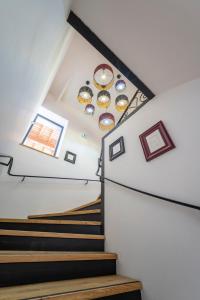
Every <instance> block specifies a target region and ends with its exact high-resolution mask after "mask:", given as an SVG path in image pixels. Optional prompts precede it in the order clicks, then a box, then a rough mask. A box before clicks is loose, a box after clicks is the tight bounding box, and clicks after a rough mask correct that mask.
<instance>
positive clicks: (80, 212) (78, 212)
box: [28, 209, 101, 219]
mask: <svg viewBox="0 0 200 300" xmlns="http://www.w3.org/2000/svg"><path fill="white" fill-rule="evenodd" d="M100 213H101V210H100V209H90V210H76V211H69V212H61V213H53V214H51V213H50V214H41V215H30V216H28V219H34V218H48V217H58V216H75V215H89V214H100Z"/></svg>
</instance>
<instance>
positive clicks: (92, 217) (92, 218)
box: [37, 214, 101, 221]
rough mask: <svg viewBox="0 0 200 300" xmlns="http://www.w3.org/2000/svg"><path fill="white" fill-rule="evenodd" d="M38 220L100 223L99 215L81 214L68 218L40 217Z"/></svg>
mask: <svg viewBox="0 0 200 300" xmlns="http://www.w3.org/2000/svg"><path fill="white" fill-rule="evenodd" d="M37 219H38V218H37ZM40 219H43V220H44V219H45V220H78V221H101V214H83V215H68V216H52V217H42V218H40Z"/></svg>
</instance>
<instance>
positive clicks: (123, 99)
mask: <svg viewBox="0 0 200 300" xmlns="http://www.w3.org/2000/svg"><path fill="white" fill-rule="evenodd" d="M128 105H129V101H128V97H127V96H126V95H119V96H117V98H116V99H115V108H116V110H118V111H119V112H122V111H125V110H126V108H127V107H128Z"/></svg>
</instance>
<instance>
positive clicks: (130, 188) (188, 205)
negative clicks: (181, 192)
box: [104, 177, 200, 210]
mask: <svg viewBox="0 0 200 300" xmlns="http://www.w3.org/2000/svg"><path fill="white" fill-rule="evenodd" d="M105 180H107V181H110V182H112V183H114V184H116V185H119V186H122V187H124V188H126V189H129V190H132V191H135V192H138V193H140V194H143V195H146V196H150V197H154V198H157V199H160V200H163V201H166V202H170V203H173V204H176V205H181V206H185V207H189V208H193V209H197V210H200V206H197V205H193V204H190V203H185V202H181V201H177V200H173V199H170V198H166V197H163V196H160V195H156V194H152V193H149V192H145V191H143V190H140V189H136V188H133V187H131V186H128V185H126V184H123V183H121V182H118V181H115V180H113V179H110V178H107V177H104V182H105Z"/></svg>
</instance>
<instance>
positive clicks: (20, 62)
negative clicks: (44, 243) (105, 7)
mask: <svg viewBox="0 0 200 300" xmlns="http://www.w3.org/2000/svg"><path fill="white" fill-rule="evenodd" d="M70 2H71V1H69V0H66V1H64V2H63V1H62V0H56V1H54V0H42V1H41V0H7V1H0V38H1V39H0V107H1V108H0V153H3V154H8V155H12V156H14V158H15V164H14V170H13V172H14V173H23V174H25V173H26V174H31V175H48V176H63V177H74V176H75V177H90V178H91V177H94V174H95V171H96V167H97V158H98V153H97V151H96V150H95V149H90V146H89V144H88V142H87V141H86V140H81V138H80V137H78V138H77V136H76V135H70V139H69V138H68V133H67V132H66V135H65V139H64V142H63V147H62V149H61V152H60V156H59V159H56V158H53V157H49V156H47V155H45V154H40V153H38V152H36V151H33V150H30V149H28V148H25V147H23V146H20V145H19V144H20V143H21V141H22V139H23V137H24V135H25V132H26V130H27V128H28V124H29V122H30V121H31V120H32V119H33V117H34V115H35V113H36V112H37V110H38V108H39V106H40V105H41V103H42V102H43V100H44V98H45V96H46V94H47V91H48V89H49V87H50V84H51V82H52V80H53V78H54V75H55V73H56V71H57V69H58V67H59V64H60V62H61V60H62V58H63V55H64V53H65V51H66V49H67V47H68V45H69V43H70V29H69V25H67V22H66V16H67V15H68V13H69V9H70ZM66 150H70V151H72V152H75V153H77V152H78V153H77V154H78V156H77V164H76V165H72V164H70V163H67V162H65V161H64V160H63V158H64V155H65V151H66ZM1 170H2V168H1ZM5 171H6V168H3V175H2V176H1V178H0V181H1V183H0V214H1V216H4V215H6V216H15V217H18V216H25V215H27V214H28V213H34V212H37V213H38V212H40V211H41V212H42V211H51V210H52V209H53V210H55V209H56V210H57V211H59V210H61V209H67V208H68V207H71V206H72V202H71V201H73V206H76V205H79V204H80V201H82V202H85V201H86V199H87V200H88V201H89V200H93V198H95V197H96V196H98V194H99V188H98V187H97V185H93V186H92V184H90V185H89V186H88V187H87V188H85V187H83V186H81V187H80V191H79V194H78V192H77V186H75V185H74V184H71V183H69V184H66V182H65V183H64V182H63V183H62V184H60V185H57V183H54V182H53V185H52V183H51V184H49V183H47V182H46V183H44V182H43V183H44V185H42V186H41V184H42V183H41V182H37V183H36V182H34V181H33V180H32V181H31V182H29V183H27V184H26V183H23V184H18V181H19V180H18V179H13V180H11V178H9V177H7V176H4V174H5ZM58 186H59V188H58ZM98 186H99V185H98ZM67 187H68V188H67ZM73 187H74V188H73ZM95 187H96V189H95ZM39 191H41V194H40V193H39ZM85 191H87V192H88V194H87V193H86V192H85ZM91 198H92V199H91ZM22 204H23V205H22Z"/></svg>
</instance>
